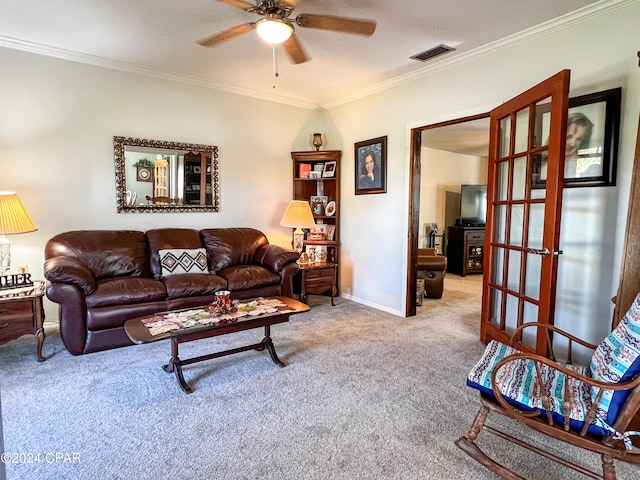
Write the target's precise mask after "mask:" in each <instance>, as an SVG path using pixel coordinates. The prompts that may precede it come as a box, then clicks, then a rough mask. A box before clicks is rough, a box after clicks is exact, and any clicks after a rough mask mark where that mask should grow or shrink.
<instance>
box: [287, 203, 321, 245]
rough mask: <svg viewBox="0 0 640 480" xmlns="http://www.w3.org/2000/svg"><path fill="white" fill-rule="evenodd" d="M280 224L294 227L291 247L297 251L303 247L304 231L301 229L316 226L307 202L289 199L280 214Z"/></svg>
mask: <svg viewBox="0 0 640 480" xmlns="http://www.w3.org/2000/svg"><path fill="white" fill-rule="evenodd" d="M280 225H282V226H283V227H291V228H295V230H294V232H293V248H295V249H296V250H297V251H298V252H302V249H303V247H304V232H303V231H302V229H303V228H311V227H315V226H316V221H315V220H314V219H313V213H311V207H310V206H309V202H306V201H304V200H291V202H289V205H288V206H287V209H286V210H285V212H284V215H283V216H282V220H280Z"/></svg>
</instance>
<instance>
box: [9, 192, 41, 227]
mask: <svg viewBox="0 0 640 480" xmlns="http://www.w3.org/2000/svg"><path fill="white" fill-rule="evenodd" d="M37 229H38V227H36V224H35V223H34V222H33V219H32V218H31V215H29V212H28V211H27V209H26V208H25V207H24V204H23V203H22V200H20V197H18V194H17V193H15V192H0V235H10V234H13V233H27V232H33V231H34V230H37Z"/></svg>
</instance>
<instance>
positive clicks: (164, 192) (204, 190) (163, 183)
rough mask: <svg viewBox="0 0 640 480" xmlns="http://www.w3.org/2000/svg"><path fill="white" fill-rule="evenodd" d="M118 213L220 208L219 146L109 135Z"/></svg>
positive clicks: (211, 209)
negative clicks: (112, 155)
mask: <svg viewBox="0 0 640 480" xmlns="http://www.w3.org/2000/svg"><path fill="white" fill-rule="evenodd" d="M113 151H114V157H115V167H116V202H117V206H118V212H119V213H120V212H137V213H153V212H217V211H219V192H220V186H219V179H218V147H215V146H212V145H198V144H192V143H178V142H166V141H162V140H145V139H140V138H128V137H113Z"/></svg>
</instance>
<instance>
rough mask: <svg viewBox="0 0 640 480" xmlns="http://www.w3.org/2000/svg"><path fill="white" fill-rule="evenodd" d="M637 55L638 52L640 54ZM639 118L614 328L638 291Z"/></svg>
mask: <svg viewBox="0 0 640 480" xmlns="http://www.w3.org/2000/svg"><path fill="white" fill-rule="evenodd" d="M639 55H640V54H639ZM639 175H640V119H638V134H637V137H636V153H635V158H634V161H633V169H632V171H631V188H630V191H629V207H628V210H627V226H626V233H625V236H624V246H623V249H622V261H621V264H620V280H619V283H618V291H617V294H616V296H615V297H614V299H613V300H614V303H615V308H614V310H613V322H612V325H611V328H612V329H614V328H615V327H616V326H617V325H618V323H620V320H622V317H624V315H625V313H627V310H629V307H631V304H632V303H633V301H634V300H635V298H636V295H638V292H640V261H639V260H640V181H638V176H639Z"/></svg>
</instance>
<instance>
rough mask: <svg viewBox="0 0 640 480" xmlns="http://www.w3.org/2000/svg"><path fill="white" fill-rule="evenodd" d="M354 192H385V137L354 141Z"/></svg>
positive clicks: (359, 193)
mask: <svg viewBox="0 0 640 480" xmlns="http://www.w3.org/2000/svg"><path fill="white" fill-rule="evenodd" d="M354 146H355V148H354V160H355V162H354V163H355V193H356V195H366V194H370V193H387V137H386V136H384V137H378V138H373V139H371V140H365V141H363V142H358V143H356V144H355V145H354Z"/></svg>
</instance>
